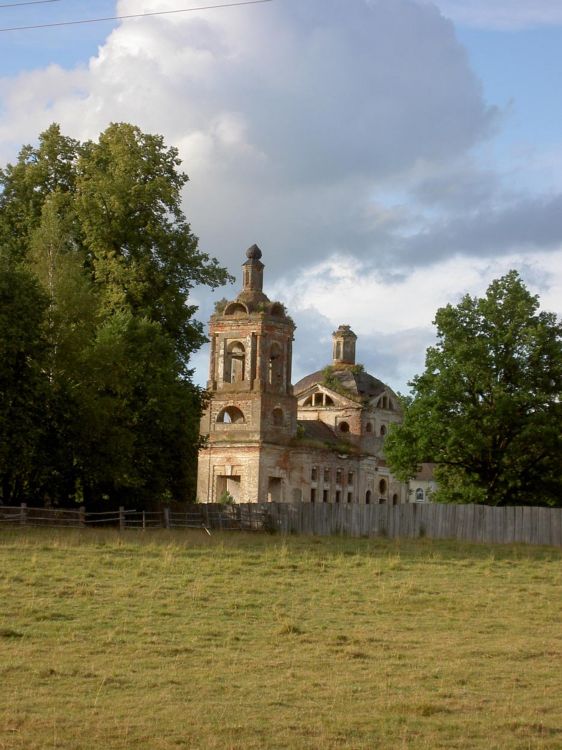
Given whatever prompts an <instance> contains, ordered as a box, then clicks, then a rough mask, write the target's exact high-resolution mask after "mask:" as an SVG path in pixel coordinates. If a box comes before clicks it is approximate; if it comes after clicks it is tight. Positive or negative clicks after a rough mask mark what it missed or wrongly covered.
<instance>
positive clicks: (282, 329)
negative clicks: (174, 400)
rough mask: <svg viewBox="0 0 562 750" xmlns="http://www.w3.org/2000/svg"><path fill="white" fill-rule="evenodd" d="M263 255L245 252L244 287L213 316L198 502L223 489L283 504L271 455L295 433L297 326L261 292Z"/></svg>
mask: <svg viewBox="0 0 562 750" xmlns="http://www.w3.org/2000/svg"><path fill="white" fill-rule="evenodd" d="M261 257H262V252H261V250H260V249H259V247H258V246H257V245H252V247H250V248H249V249H248V250H247V251H246V258H247V259H246V261H245V262H244V264H243V265H242V290H241V291H240V293H239V294H238V296H237V297H236V299H235V300H233V301H231V302H227V303H226V305H224V307H222V308H221V309H218V310H217V311H216V312H215V314H214V315H212V316H211V321H210V326H209V338H210V344H211V353H210V363H209V380H208V383H207V390H208V392H209V395H210V401H209V404H208V406H207V409H206V411H205V413H204V415H203V417H202V420H201V434H202V436H204V437H205V447H204V448H203V449H202V450H201V451H200V454H199V469H198V481H197V494H198V499H199V501H201V502H219V500H220V499H221V496H222V495H224V493H225V492H226V493H228V495H230V496H231V497H233V498H234V500H236V501H237V502H259V501H265V500H267V499H268V498H269V499H281V498H280V497H279V495H280V494H281V495H282V492H283V485H282V478H283V477H282V476H281V475H282V471H281V470H280V469H279V467H276V466H275V461H277V460H278V458H275V457H276V456H278V454H280V452H281V453H282V452H283V451H286V449H287V446H288V445H289V442H290V441H291V439H292V438H293V437H294V436H295V435H296V430H297V421H296V420H297V401H296V398H295V397H294V396H293V389H292V385H291V362H292V342H293V333H294V330H295V326H294V323H293V321H292V320H291V318H290V317H289V316H288V315H287V313H286V310H285V307H284V305H282V304H281V303H279V302H271V301H270V300H269V298H268V297H267V296H266V294H264V292H263V270H264V264H263V263H262V262H261ZM272 462H273V463H272ZM277 480H280V481H277ZM272 487H273V490H272Z"/></svg>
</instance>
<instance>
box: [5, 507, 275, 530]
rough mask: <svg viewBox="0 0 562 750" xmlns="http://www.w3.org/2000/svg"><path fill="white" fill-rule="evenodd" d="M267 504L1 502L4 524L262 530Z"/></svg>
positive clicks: (51, 526)
mask: <svg viewBox="0 0 562 750" xmlns="http://www.w3.org/2000/svg"><path fill="white" fill-rule="evenodd" d="M269 519H270V516H269V511H268V506H267V504H265V505H255V504H254V505H251V504H247V505H232V506H229V505H226V506H225V505H203V504H201V505H188V506H186V508H185V510H182V511H181V512H179V511H174V510H171V509H170V508H163V509H162V510H161V511H156V512H152V511H136V510H125V509H124V508H118V509H117V510H112V511H104V512H101V513H89V512H86V510H85V508H78V509H77V510H72V509H67V508H64V509H62V508H61V509H59V508H31V507H28V506H27V505H26V504H25V503H22V504H21V505H18V506H6V505H0V527H1V526H15V525H17V526H47V527H50V528H76V529H78V528H86V527H95V526H97V527H116V528H119V529H121V530H123V529H141V530H145V531H146V530H148V529H203V530H204V531H207V532H209V531H210V530H212V529H222V530H224V531H229V530H238V531H262V530H264V529H268V528H269V523H270V520H269Z"/></svg>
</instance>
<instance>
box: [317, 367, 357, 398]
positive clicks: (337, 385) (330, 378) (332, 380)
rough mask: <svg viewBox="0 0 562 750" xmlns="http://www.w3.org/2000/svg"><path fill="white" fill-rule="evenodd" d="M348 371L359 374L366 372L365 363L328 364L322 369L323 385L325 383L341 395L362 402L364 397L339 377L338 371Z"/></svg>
mask: <svg viewBox="0 0 562 750" xmlns="http://www.w3.org/2000/svg"><path fill="white" fill-rule="evenodd" d="M343 371H348V372H351V373H353V374H354V375H358V374H359V373H360V372H364V371H365V368H364V367H363V365H345V366H343V367H342V366H339V367H338V366H334V365H328V366H327V367H325V368H324V369H323V370H322V385H325V386H326V387H327V388H330V390H332V391H335V392H336V393H339V394H340V395H341V396H345V397H346V398H350V399H352V401H358V402H362V401H363V398H362V397H361V396H359V395H358V394H357V393H355V392H354V391H352V390H351V389H350V388H347V387H346V386H345V385H344V384H343V383H342V382H341V380H340V379H339V378H338V377H337V373H339V372H343Z"/></svg>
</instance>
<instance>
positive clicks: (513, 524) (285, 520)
mask: <svg viewBox="0 0 562 750" xmlns="http://www.w3.org/2000/svg"><path fill="white" fill-rule="evenodd" d="M256 507H262V508H263V509H264V510H266V511H268V513H269V517H270V523H271V527H272V528H273V529H275V530H277V531H279V532H280V533H282V534H310V535H316V536H328V535H330V534H340V535H343V536H352V537H367V536H387V537H390V538H397V537H407V538H415V537H420V536H427V537H429V538H431V539H458V540H461V541H466V542H477V543H484V544H514V543H523V544H535V545H549V546H555V547H562V508H535V507H533V506H525V507H502V508H494V507H489V506H483V505H438V504H436V503H427V504H423V505H422V504H421V503H420V504H413V503H412V504H408V505H394V506H392V505H358V504H353V505H351V506H349V505H341V504H334V505H333V504H331V503H319V504H314V505H311V504H310V503H299V504H293V503H262V504H259V506H256Z"/></svg>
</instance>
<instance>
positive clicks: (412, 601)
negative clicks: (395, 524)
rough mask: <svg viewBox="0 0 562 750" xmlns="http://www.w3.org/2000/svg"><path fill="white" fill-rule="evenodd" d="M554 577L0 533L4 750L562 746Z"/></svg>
mask: <svg viewBox="0 0 562 750" xmlns="http://www.w3.org/2000/svg"><path fill="white" fill-rule="evenodd" d="M560 562H561V554H560V551H558V550H552V549H532V548H524V547H497V548H490V547H483V546H470V545H462V544H453V543H442V542H431V541H429V540H427V539H424V540H420V541H415V542H392V541H388V540H349V539H347V540H346V539H318V538H314V539H310V538H296V537H295V538H292V537H291V538H281V537H268V536H259V535H251V536H250V535H236V536H234V535H232V536H228V535H226V534H225V535H219V534H215V535H214V536H213V537H212V538H208V537H206V536H203V535H200V534H198V533H196V532H194V533H185V532H181V533H179V532H178V533H169V532H161V533H159V532H153V533H152V532H151V533H147V534H145V535H142V533H137V532H130V533H127V534H124V535H119V534H117V533H113V532H93V531H90V530H86V531H84V532H82V533H81V532H76V531H66V532H52V531H44V530H27V531H20V530H11V531H9V530H6V529H4V530H2V532H1V536H0V601H1V602H2V609H1V611H0V682H1V684H2V686H3V691H2V693H3V700H2V703H1V705H0V749H1V750H39V748H41V750H44V748H65V749H68V750H91V749H92V748H94V747H101V748H104V749H106V750H120V749H122V748H123V749H124V748H135V749H146V750H149V749H150V750H160V749H162V750H172V749H174V748H190V749H193V748H201V749H202V750H203V749H204V750H207V749H209V748H221V749H222V748H229V749H232V750H234V749H240V750H251V749H253V748H255V749H256V750H257V749H259V750H264V749H270V748H271V749H274V748H275V749H277V748H291V749H292V748H318V749H320V748H322V750H325V749H328V750H329V749H330V748H334V749H335V748H354V749H355V748H356V749H358V750H359V749H360V748H365V749H366V748H369V749H372V748H383V749H384V748H389V749H390V748H392V749H394V748H427V749H429V748H431V750H434V749H435V748H447V750H449V749H451V748H462V749H463V750H465V749H466V748H486V750H488V749H490V748H506V750H507V749H509V750H517V749H518V748H521V750H523V749H525V750H529V748H530V749H534V748H541V749H542V748H545V749H546V748H549V749H552V750H554V748H560V747H562V711H561V708H560V690H561V687H562V686H561V680H560V655H561V653H562V646H561V641H562V633H561V629H560V622H561V621H562V618H561V602H562V596H561V594H562V591H561V588H562V586H561V581H562V576H561V566H560Z"/></svg>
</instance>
